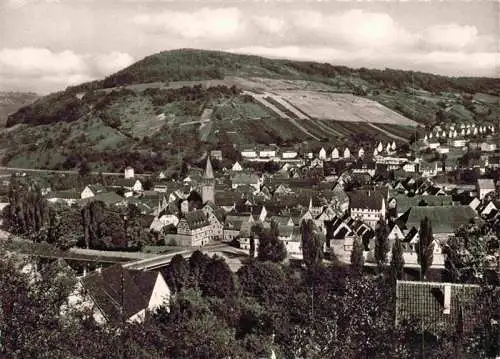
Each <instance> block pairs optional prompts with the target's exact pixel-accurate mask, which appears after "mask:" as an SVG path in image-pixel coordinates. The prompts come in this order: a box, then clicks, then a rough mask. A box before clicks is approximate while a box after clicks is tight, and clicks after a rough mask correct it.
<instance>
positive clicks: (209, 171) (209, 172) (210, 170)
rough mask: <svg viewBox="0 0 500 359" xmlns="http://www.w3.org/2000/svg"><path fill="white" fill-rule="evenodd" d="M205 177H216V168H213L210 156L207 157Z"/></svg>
mask: <svg viewBox="0 0 500 359" xmlns="http://www.w3.org/2000/svg"><path fill="white" fill-rule="evenodd" d="M203 177H204V178H206V179H213V178H214V170H213V168H212V162H210V157H208V158H207V166H206V167H205V174H204V175H203Z"/></svg>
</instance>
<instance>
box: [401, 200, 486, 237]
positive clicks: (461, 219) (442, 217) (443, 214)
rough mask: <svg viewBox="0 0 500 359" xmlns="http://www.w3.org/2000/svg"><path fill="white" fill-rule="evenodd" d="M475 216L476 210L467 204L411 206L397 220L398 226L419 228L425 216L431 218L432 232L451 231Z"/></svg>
mask: <svg viewBox="0 0 500 359" xmlns="http://www.w3.org/2000/svg"><path fill="white" fill-rule="evenodd" d="M476 216H477V215H476V212H474V210H473V209H472V208H470V207H469V206H427V207H412V208H410V209H409V210H408V211H406V212H405V213H404V214H402V215H401V216H400V217H399V218H398V220H397V222H398V225H399V226H400V228H407V229H408V228H411V227H416V228H420V222H421V220H423V219H424V218H425V217H427V218H429V219H430V220H431V225H432V232H433V233H434V234H436V233H453V232H455V230H456V229H457V228H458V227H460V226H461V225H464V224H468V223H470V221H471V220H472V219H473V218H474V217H476Z"/></svg>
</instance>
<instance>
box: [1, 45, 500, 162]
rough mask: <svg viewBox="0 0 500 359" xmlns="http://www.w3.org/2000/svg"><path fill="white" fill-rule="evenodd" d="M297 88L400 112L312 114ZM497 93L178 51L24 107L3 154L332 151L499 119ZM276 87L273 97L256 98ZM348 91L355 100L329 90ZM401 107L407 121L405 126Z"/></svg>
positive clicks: (408, 74)
mask: <svg viewBox="0 0 500 359" xmlns="http://www.w3.org/2000/svg"><path fill="white" fill-rule="evenodd" d="M294 91H301V95H302V93H303V94H304V99H305V100H304V101H307V99H308V98H313V97H315V96H316V95H317V97H321V96H323V97H324V98H325V100H324V101H323V102H324V104H325V106H327V105H328V106H329V105H331V104H343V102H342V103H341V101H344V102H349V101H350V102H353V103H354V102H362V103H363V104H364V103H365V102H366V103H368V102H369V103H370V104H371V103H372V102H373V103H374V104H375V105H377V103H379V104H382V105H384V106H385V107H381V106H379V107H380V108H381V110H382V111H384V112H383V113H387V114H388V115H387V116H388V118H389V117H391V119H390V121H389V122H388V123H381V124H379V123H377V125H376V126H375V127H374V126H373V124H371V123H370V117H371V116H372V113H371V112H370V111H372V108H375V107H376V106H373V105H370V106H371V107H370V109H369V110H367V109H366V106H364V105H363V106H361V108H365V109H364V110H361V112H360V113H361V117H363V118H364V120H363V121H361V122H352V121H350V122H346V121H347V120H346V119H345V118H342V116H344V115H342V116H341V115H340V114H337V113H336V110H335V107H325V113H327V115H326V116H327V117H328V118H320V117H318V116H317V115H316V114H308V113H305V115H304V116H305V117H307V118H306V119H304V118H300V116H297V113H298V114H299V115H300V114H301V113H302V112H304V109H303V108H301V107H300V106H297V104H296V103H292V101H290V100H289V99H286V98H285V97H284V94H285V92H294ZM499 92H500V81H498V79H491V78H465V77H464V78H451V77H444V76H438V75H432V74H426V73H421V72H413V71H400V70H390V69H386V70H371V69H365V68H362V69H350V68H347V67H345V66H334V65H331V64H321V63H314V62H300V61H291V60H277V59H268V58H263V57H258V56H248V55H238V54H232V53H224V52H216V51H204V50H192V49H182V50H173V51H166V52H161V53H158V54H155V55H151V56H148V57H146V58H144V59H142V60H140V61H138V62H136V63H135V64H133V65H131V66H129V67H128V68H125V69H123V70H121V71H119V72H117V73H115V74H112V75H110V76H108V77H107V78H105V79H103V80H99V81H94V82H90V83H85V84H81V85H78V86H74V87H70V88H67V89H66V90H65V91H61V92H57V93H53V94H50V95H48V96H45V97H42V98H40V99H39V100H38V101H36V102H35V103H33V104H31V105H29V106H25V107H23V108H21V109H19V110H18V111H17V112H16V113H14V114H12V115H11V116H9V118H8V121H7V124H6V127H7V128H6V130H4V131H3V132H2V133H0V150H2V149H3V151H2V153H3V154H4V156H3V160H2V162H3V164H4V165H9V166H17V167H34V168H54V169H55V168H66V169H69V168H74V167H75V166H78V164H79V163H80V162H81V161H83V160H86V161H87V163H89V164H90V165H91V166H92V167H93V168H94V169H96V170H99V169H102V170H121V168H123V167H124V166H125V165H133V166H134V167H136V168H138V170H139V171H141V170H144V171H154V170H158V169H160V168H164V167H169V166H173V167H174V168H175V166H177V167H179V166H180V165H181V164H182V162H183V161H184V162H186V161H194V160H196V159H199V158H200V156H201V155H202V154H203V152H204V151H206V150H207V149H214V148H216V147H220V146H222V145H227V144H228V143H229V146H226V149H227V150H229V152H232V151H231V150H230V148H232V144H235V145H236V147H247V146H251V145H255V144H259V143H261V144H269V143H276V144H278V145H281V146H293V145H298V144H303V143H304V142H307V143H308V145H310V146H313V147H332V146H341V145H344V144H349V143H359V140H360V138H359V137H360V136H361V137H363V139H362V140H364V141H368V143H370V142H372V143H374V142H376V141H380V140H382V141H387V140H390V141H392V140H394V139H397V140H398V142H399V141H402V140H410V139H411V137H412V136H414V135H415V133H418V132H419V130H418V129H415V128H411V129H409V128H407V127H406V125H407V124H408V121H410V122H414V121H416V122H417V123H418V124H420V125H422V126H432V125H433V124H435V123H436V122H450V121H452V122H481V123H496V122H497V119H498V118H499V116H500V110H499V107H500V106H499V97H498V96H497V94H498V93H499ZM249 93H250V94H251V95H249ZM266 93H273V94H275V98H273V99H271V98H269V97H267V98H266V99H264V101H263V102H262V101H261V102H259V101H257V100H256V97H257V96H258V95H259V94H266ZM339 93H340V94H344V95H343V96H351V97H348V98H347V100H344V99H342V100H337V99H336V98H333V100H332V99H331V98H327V96H339V95H337V94H339ZM349 94H351V95H349ZM275 99H278V100H279V101H278V102H281V103H278V104H276V101H275ZM266 101H267V102H266ZM273 101H274V102H273ZM339 101H340V102H339ZM363 101H364V102H363ZM273 106H274V109H273ZM377 106H378V105H377ZM368 107H369V106H368ZM276 108H278V110H279V111H280V112H281V113H282V115H280V114H279V113H278V112H277V111H276ZM206 110H208V112H207V111H206ZM290 110H291V111H290ZM301 111H302V112H301ZM363 111H364V112H363ZM401 115H402V116H404V117H406V119H405V121H401V123H398V120H397V119H398V116H401ZM377 116H379V117H380V114H377ZM339 117H341V118H339ZM297 124H298V125H297ZM13 126H16V127H13ZM228 156H229V157H230V158H233V159H234V158H236V157H237V153H235V152H234V153H229V154H228Z"/></svg>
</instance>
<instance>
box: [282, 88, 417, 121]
mask: <svg viewBox="0 0 500 359" xmlns="http://www.w3.org/2000/svg"><path fill="white" fill-rule="evenodd" d="M275 93H276V96H279V97H282V99H283V102H287V103H289V104H291V108H296V109H298V110H300V112H302V113H305V114H307V115H308V116H309V117H311V118H319V119H328V120H336V121H345V122H370V123H387V124H394V125H406V126H417V125H418V123H417V122H415V121H413V120H410V119H408V118H406V117H404V116H402V115H400V114H399V113H397V112H395V111H392V110H391V109H389V108H387V107H385V106H383V105H381V104H380V103H378V102H376V101H372V100H369V99H366V98H362V97H358V96H354V95H351V94H340V93H318V92H311V91H275Z"/></svg>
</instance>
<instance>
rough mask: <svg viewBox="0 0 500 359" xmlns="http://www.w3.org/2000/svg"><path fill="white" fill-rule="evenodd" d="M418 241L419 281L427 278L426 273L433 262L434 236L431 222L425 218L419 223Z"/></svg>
mask: <svg viewBox="0 0 500 359" xmlns="http://www.w3.org/2000/svg"><path fill="white" fill-rule="evenodd" d="M418 234H419V241H418V243H417V248H416V249H417V259H418V263H419V264H420V275H421V278H420V279H421V280H425V279H426V278H427V272H428V270H429V268H430V267H431V265H432V262H433V260H434V236H433V235H432V224H431V220H430V219H429V218H427V216H426V217H425V218H424V219H422V221H420V230H419V233H418Z"/></svg>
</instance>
